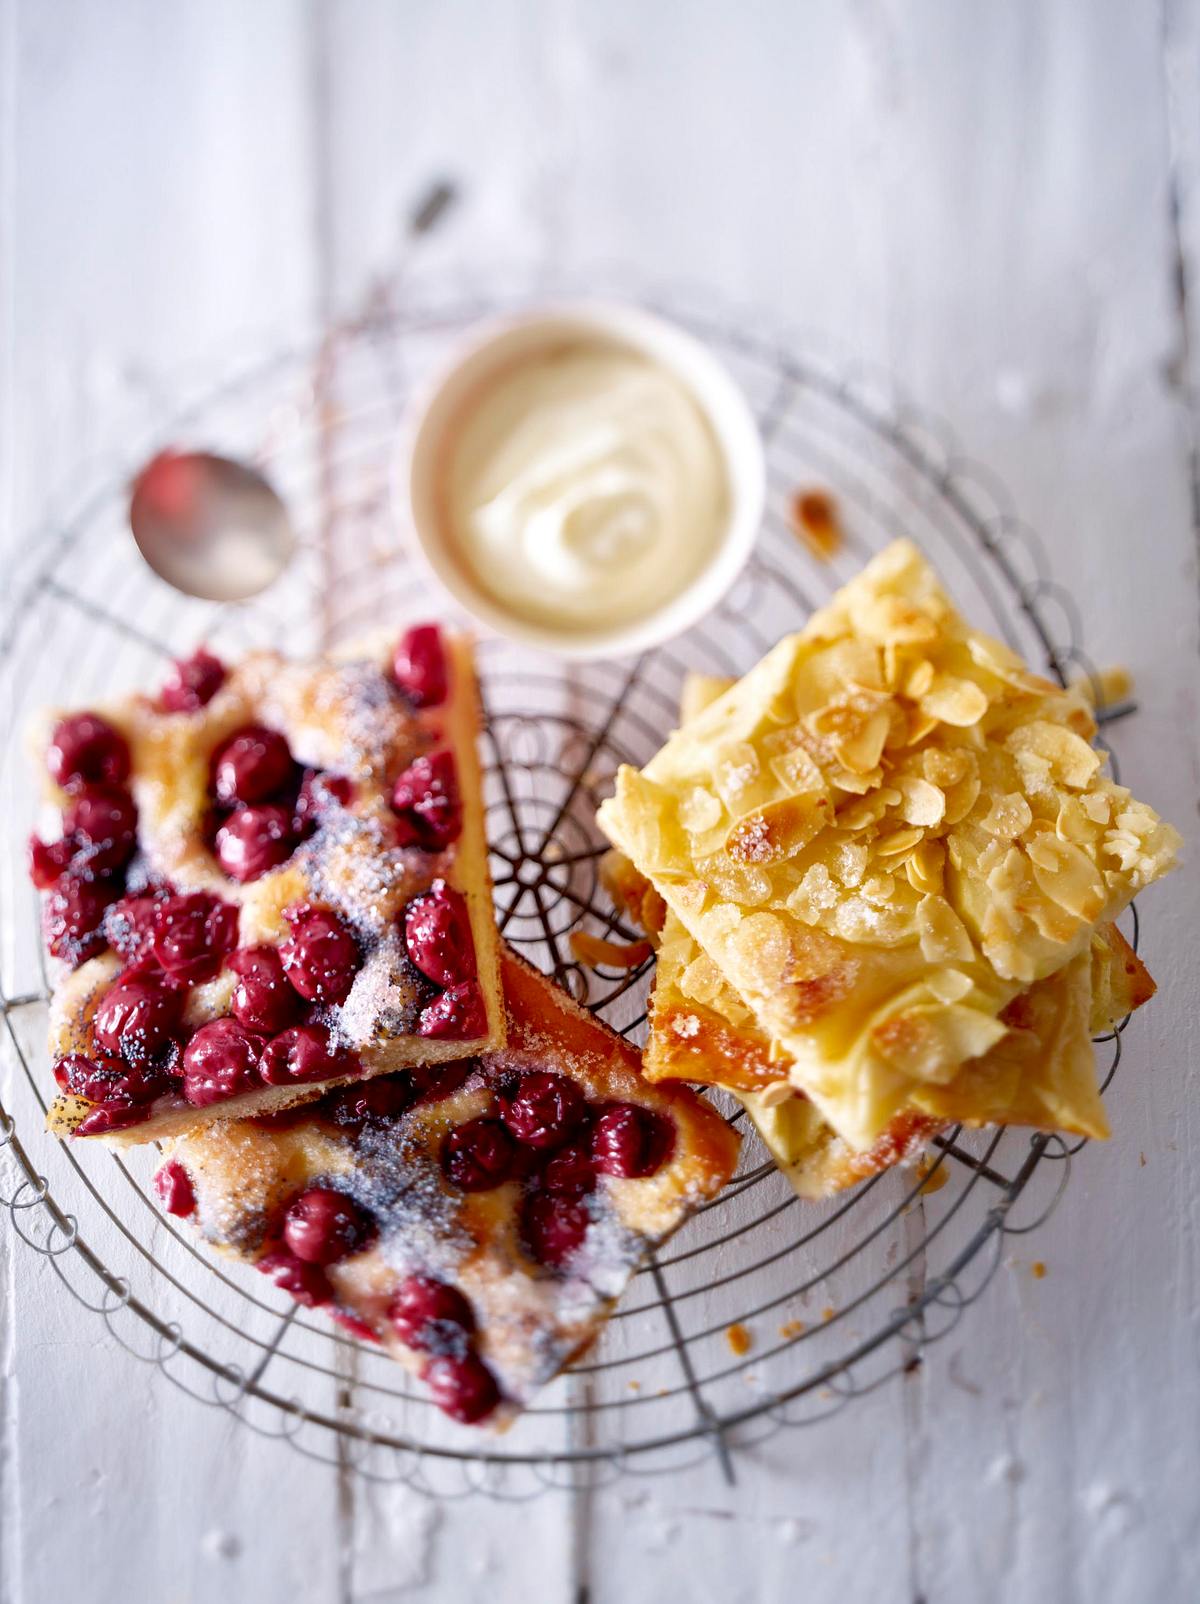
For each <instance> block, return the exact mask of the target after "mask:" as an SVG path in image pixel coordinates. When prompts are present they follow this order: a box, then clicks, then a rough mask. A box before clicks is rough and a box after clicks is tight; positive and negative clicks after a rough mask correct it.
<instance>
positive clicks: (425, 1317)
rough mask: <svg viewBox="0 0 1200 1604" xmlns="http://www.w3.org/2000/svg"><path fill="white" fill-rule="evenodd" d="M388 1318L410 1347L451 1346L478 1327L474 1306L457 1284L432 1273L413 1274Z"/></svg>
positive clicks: (402, 1286) (403, 1284)
mask: <svg viewBox="0 0 1200 1604" xmlns="http://www.w3.org/2000/svg"><path fill="white" fill-rule="evenodd" d="M388 1318H389V1320H391V1322H392V1325H393V1326H394V1327H395V1328H396V1335H397V1336H398V1337H399V1338H400V1340H401V1342H404V1343H407V1344H408V1346H409V1347H410V1348H421V1349H425V1350H429V1349H436V1348H439V1347H450V1346H452V1345H453V1344H454V1342H455V1339H456V1337H457V1338H458V1340H459V1341H461V1337H462V1335H464V1334H465V1333H467V1332H469V1331H474V1329H475V1316H474V1314H473V1313H472V1311H471V1305H470V1304H469V1303H468V1302H467V1300H466V1298H464V1297H463V1295H462V1293H461V1292H459V1291H458V1289H457V1288H456V1287H449V1286H447V1285H446V1283H445V1282H444V1281H437V1280H435V1279H434V1277H433V1276H431V1275H410V1276H408V1277H407V1279H406V1280H404V1281H403V1282H401V1284H400V1290H399V1292H397V1293H396V1296H395V1297H394V1298H393V1299H392V1302H391V1307H390V1308H389V1309H388Z"/></svg>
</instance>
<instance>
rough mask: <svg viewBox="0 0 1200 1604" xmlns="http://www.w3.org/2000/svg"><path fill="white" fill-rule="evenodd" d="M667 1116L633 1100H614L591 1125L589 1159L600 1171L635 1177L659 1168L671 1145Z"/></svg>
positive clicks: (671, 1134)
mask: <svg viewBox="0 0 1200 1604" xmlns="http://www.w3.org/2000/svg"><path fill="white" fill-rule="evenodd" d="M674 1142H675V1132H674V1128H673V1126H672V1124H671V1122H670V1120H668V1119H666V1118H665V1117H664V1116H663V1115H661V1114H656V1113H654V1111H653V1110H652V1109H649V1108H640V1107H639V1106H638V1105H637V1104H636V1103H614V1104H612V1105H611V1107H609V1108H607V1109H605V1111H604V1113H603V1114H601V1115H600V1118H599V1119H598V1120H597V1121H596V1123H595V1124H594V1125H593V1126H592V1135H591V1154H592V1163H593V1164H595V1166H596V1168H597V1169H598V1170H599V1171H600V1173H601V1174H602V1175H614V1176H617V1177H619V1178H620V1179H622V1180H637V1179H641V1178H642V1177H644V1176H647V1175H653V1174H654V1172H655V1170H658V1169H661V1167H662V1165H663V1164H664V1163H665V1162H666V1160H667V1158H668V1157H669V1155H670V1152H671V1148H672V1147H673V1146H674Z"/></svg>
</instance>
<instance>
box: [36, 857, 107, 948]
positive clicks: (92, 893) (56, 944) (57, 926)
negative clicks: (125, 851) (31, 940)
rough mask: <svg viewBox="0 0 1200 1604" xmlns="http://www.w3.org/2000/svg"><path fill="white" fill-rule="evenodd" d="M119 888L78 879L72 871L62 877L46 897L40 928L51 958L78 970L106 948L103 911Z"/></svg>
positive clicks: (105, 883) (101, 882) (97, 881)
mask: <svg viewBox="0 0 1200 1604" xmlns="http://www.w3.org/2000/svg"><path fill="white" fill-rule="evenodd" d="M117 891H118V888H117V887H116V886H115V885H113V884H112V883H111V882H110V881H107V880H81V879H80V878H79V876H78V875H77V874H75V873H73V872H71V871H68V872H67V873H65V874H63V875H61V876H60V877H59V879H58V881H57V882H56V883H55V886H54V889H53V890H52V891H51V892H50V895H49V896H48V897H47V898H46V905H45V907H44V908H43V910H42V927H43V930H44V931H45V936H46V946H47V948H48V949H49V951H50V953H51V955H52V956H53V957H55V958H61V959H62V960H63V962H64V963H67V964H70V966H71V968H72V969H77V968H78V967H79V965H80V964H81V963H83V962H84V960H85V959H87V958H94V957H95V956H96V954H97V953H98V952H102V951H103V950H104V946H105V938H104V932H103V930H102V929H101V925H102V922H103V919H104V910H105V909H106V908H107V907H108V906H109V904H110V903H111V902H113V901H114V900H115V898H116V896H117Z"/></svg>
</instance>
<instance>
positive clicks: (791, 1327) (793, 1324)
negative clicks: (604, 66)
mask: <svg viewBox="0 0 1200 1604" xmlns="http://www.w3.org/2000/svg"><path fill="white" fill-rule="evenodd" d="M803 1330H804V1321H803V1320H785V1321H784V1322H783V1324H782V1325H781V1326H780V1328H779V1335H780V1336H781V1337H782V1338H783V1340H784V1341H785V1342H790V1341H791V1340H792V1338H793V1337H798V1336H799V1335H800V1334H801V1332H802V1331H803Z"/></svg>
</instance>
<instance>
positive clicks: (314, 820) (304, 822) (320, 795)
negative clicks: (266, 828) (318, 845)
mask: <svg viewBox="0 0 1200 1604" xmlns="http://www.w3.org/2000/svg"><path fill="white" fill-rule="evenodd" d="M353 800H354V782H353V780H349V779H347V778H346V776H345V775H344V774H321V773H318V772H317V770H315V769H306V770H305V771H304V779H303V780H302V781H301V782H300V792H299V795H298V796H297V797H296V806H295V809H294V810H293V814H292V828H293V829H294V830H295V832H296V834H297V835H298V836H300V837H301V838H303V837H305V836H308V835H311V833H312V832H313V831H314V830H315V829H316V828H317V826H318V825H319V824H320V823H321V822H322V820H323V819H324V818H325V816H326V815H327V814H328V813H329V812H330V811H331V810H332V809H333V808H335V807H341V808H345V807H349V806H350V804H351V802H353Z"/></svg>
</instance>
